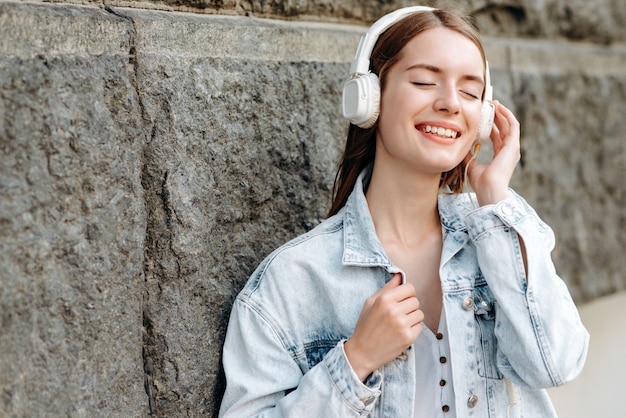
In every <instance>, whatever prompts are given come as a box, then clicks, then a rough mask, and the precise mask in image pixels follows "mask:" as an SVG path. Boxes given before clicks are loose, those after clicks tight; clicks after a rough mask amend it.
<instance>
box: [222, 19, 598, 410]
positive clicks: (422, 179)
mask: <svg viewBox="0 0 626 418" xmlns="http://www.w3.org/2000/svg"><path fill="white" fill-rule="evenodd" d="M402 10H403V11H402V12H400V17H397V16H396V17H394V18H393V19H391V20H392V21H393V23H392V24H391V26H390V27H389V28H388V29H386V30H384V31H383V32H382V34H380V36H379V37H378V36H377V35H375V37H377V40H376V42H375V45H374V46H373V51H372V53H371V58H370V56H369V52H368V53H367V55H368V56H367V58H368V59H369V61H370V62H369V64H368V65H369V68H370V70H371V72H372V73H373V74H375V75H377V76H378V77H377V78H378V79H379V80H380V109H379V116H377V114H378V110H377V109H378V108H377V106H376V98H375V97H374V98H373V101H372V102H368V103H366V104H365V107H369V106H374V108H375V109H374V111H373V113H372V114H371V115H370V114H367V115H366V116H365V121H364V122H363V121H361V122H355V123H358V124H360V125H361V126H365V128H363V127H358V126H356V125H354V124H351V125H350V129H349V133H348V140H347V144H346V150H345V153H344V155H343V159H342V162H341V166H340V169H339V173H338V175H337V181H336V185H335V193H334V200H333V202H332V207H331V211H330V215H331V216H330V217H329V218H328V219H326V220H325V221H324V222H322V223H321V224H320V225H319V226H318V227H316V228H315V229H313V230H312V231H310V232H309V233H307V234H304V235H302V236H300V237H298V238H296V239H295V240H293V241H291V242H289V243H287V244H286V245H284V246H282V247H281V248H279V249H278V250H276V251H275V252H273V253H272V254H271V255H270V256H268V257H267V258H266V260H265V261H263V263H262V264H261V265H260V266H259V267H258V268H257V270H256V271H255V272H254V274H253V275H252V277H251V278H250V280H249V281H248V283H247V284H246V286H245V288H244V289H243V290H242V292H241V293H240V294H239V296H238V297H237V300H236V301H235V303H234V306H233V311H232V314H231V319H230V323H229V328H228V333H227V337H226V342H225V347H224V358H223V362H224V370H225V373H226V380H227V386H226V393H225V395H224V399H223V402H222V409H221V411H220V415H221V416H223V417H251V416H263V417H283V416H285V417H287V416H288V417H361V416H370V417H408V418H411V417H428V418H431V417H440V416H441V417H480V418H485V417H502V416H511V417H542V418H545V417H551V416H556V413H555V411H554V409H553V407H552V406H551V403H550V401H549V399H548V396H547V395H546V392H545V390H544V389H543V388H546V387H552V386H558V385H561V384H564V383H565V382H567V381H569V380H571V379H573V378H574V377H575V376H576V375H577V374H578V373H579V372H580V370H581V368H582V366H583V363H584V359H585V356H586V352H587V345H588V334H587V332H586V330H585V329H584V327H583V325H582V324H581V322H580V319H579V316H578V313H577V311H576V307H575V306H574V304H573V302H572V300H571V297H570V295H569V293H568V291H567V288H566V286H565V284H564V283H563V281H562V280H561V279H560V278H559V277H558V276H557V275H556V273H555V269H554V265H553V263H552V261H551V259H550V252H551V250H552V248H553V245H554V236H553V233H552V231H551V230H550V228H549V227H548V226H547V225H546V224H544V223H543V222H542V221H541V220H540V219H539V217H538V216H537V215H536V213H535V211H534V210H533V209H532V208H531V207H529V206H528V204H527V203H526V202H525V201H524V200H523V199H522V198H521V197H520V196H518V195H517V194H515V193H514V192H513V191H512V190H510V189H509V181H510V179H511V176H512V174H513V170H514V168H515V166H516V164H517V162H518V160H519V123H518V122H517V120H516V119H515V117H514V116H513V114H512V113H511V112H510V110H508V109H507V108H506V107H504V106H503V105H502V104H500V103H497V102H495V101H494V102H493V109H494V110H495V118H494V121H493V129H492V130H488V132H489V131H490V132H491V134H490V139H491V141H492V143H493V149H494V158H493V160H492V161H491V162H489V163H488V164H479V163H478V162H476V161H475V160H474V159H473V158H471V156H472V151H473V150H474V148H475V144H476V140H477V135H478V134H477V133H478V131H479V127H480V126H481V124H482V125H485V118H486V116H485V110H484V108H485V106H484V103H483V98H484V97H485V94H486V90H487V85H488V83H487V82H486V78H487V75H488V72H487V71H486V60H485V54H484V51H483V47H482V45H481V42H480V40H479V38H478V35H477V34H476V33H475V31H474V29H473V28H472V27H471V25H469V24H468V23H467V21H466V20H464V19H463V18H461V17H458V16H457V15H455V14H453V13H451V12H446V11H442V10H430V9H428V10H427V9H426V8H412V9H402ZM375 26H376V24H375ZM379 26H380V25H379ZM385 26H388V25H385ZM362 43H363V42H362ZM365 43H367V42H365ZM361 46H362V45H361ZM359 49H361V47H360V48H359ZM365 49H366V50H367V47H365ZM358 58H359V57H358V54H357V60H355V62H356V61H358ZM358 65H359V64H358V63H357V67H358ZM356 77H359V76H358V75H357V76H356ZM369 82H370V81H366V82H365V83H366V84H367V83H369ZM375 82H376V80H374V83H375ZM358 83H361V81H358ZM346 86H347V89H346V90H345V91H344V94H346V95H347V96H348V98H347V100H350V99H351V97H350V96H355V94H354V92H351V91H350V88H351V87H349V85H348V84H347V85H346ZM376 88H378V87H376V86H375V89H376ZM374 91H375V92H376V91H377V90H374ZM356 96H359V97H360V96H361V95H360V94H356ZM356 96H355V97H356ZM352 98H354V97H352ZM344 99H345V97H344ZM487 104H488V103H487ZM360 106H361V105H360V104H359V105H351V104H349V103H348V104H347V105H346V104H344V111H347V113H360V110H359V109H360V108H361V107H360ZM345 109H347V110H345ZM355 109H356V110H355ZM353 111H354V112H353ZM481 119H482V121H481ZM488 123H489V121H488V122H487V126H489V125H488ZM369 125H371V127H368V126H369ZM466 172H467V176H468V178H469V182H470V184H471V186H472V188H473V190H475V195H474V194H472V195H469V194H467V193H461V192H462V189H463V185H464V182H465V175H466Z"/></svg>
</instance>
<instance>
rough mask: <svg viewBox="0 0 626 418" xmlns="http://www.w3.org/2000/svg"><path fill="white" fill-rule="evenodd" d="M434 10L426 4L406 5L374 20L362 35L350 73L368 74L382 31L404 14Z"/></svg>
mask: <svg viewBox="0 0 626 418" xmlns="http://www.w3.org/2000/svg"><path fill="white" fill-rule="evenodd" d="M432 10H436V9H434V8H432V7H426V6H412V7H405V8H402V9H398V10H396V11H395V12H391V13H389V14H387V15H385V16H383V17H381V18H380V19H378V20H377V21H376V22H374V24H373V25H372V26H371V27H370V28H369V30H368V31H367V32H366V33H365V34H363V36H361V40H360V41H359V46H358V48H357V50H356V55H355V57H354V61H352V65H351V66H350V74H352V75H355V74H367V72H368V71H369V68H370V55H371V54H372V50H373V49H374V44H376V40H377V39H378V37H379V36H380V34H381V33H383V32H384V31H385V30H387V29H388V28H389V27H390V26H392V25H393V24H394V23H396V22H397V21H398V20H400V19H402V18H403V17H404V16H408V15H410V14H412V13H416V12H427V11H432Z"/></svg>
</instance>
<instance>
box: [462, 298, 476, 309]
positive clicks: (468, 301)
mask: <svg viewBox="0 0 626 418" xmlns="http://www.w3.org/2000/svg"><path fill="white" fill-rule="evenodd" d="M463 309H465V310H466V311H471V310H472V309H474V299H473V298H472V297H471V296H468V297H466V298H465V299H463Z"/></svg>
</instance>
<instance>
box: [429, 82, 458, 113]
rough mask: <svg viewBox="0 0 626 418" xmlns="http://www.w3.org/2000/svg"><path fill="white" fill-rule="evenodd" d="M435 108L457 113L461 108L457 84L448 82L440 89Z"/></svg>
mask: <svg viewBox="0 0 626 418" xmlns="http://www.w3.org/2000/svg"><path fill="white" fill-rule="evenodd" d="M434 107H435V110H437V111H441V112H447V113H452V114H456V113H459V111H460V110H461V103H460V102H459V95H458V92H457V88H456V86H452V85H449V84H446V85H445V86H441V88H440V89H439V95H438V97H437V99H436V100H435V102H434Z"/></svg>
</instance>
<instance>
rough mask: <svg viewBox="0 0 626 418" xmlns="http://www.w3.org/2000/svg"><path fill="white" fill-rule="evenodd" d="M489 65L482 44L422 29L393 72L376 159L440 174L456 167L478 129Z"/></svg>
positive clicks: (388, 81)
mask: <svg viewBox="0 0 626 418" xmlns="http://www.w3.org/2000/svg"><path fill="white" fill-rule="evenodd" d="M483 80H484V64H483V59H482V56H481V54H480V51H479V50H478V47H477V46H476V45H475V44H474V43H473V42H472V41H471V40H469V39H468V38H466V37H465V36H463V35H461V34H459V33H457V32H454V31H452V30H450V29H446V28H434V29H429V30H427V31H425V32H422V33H421V34H419V35H418V36H416V37H415V38H413V39H412V40H411V41H409V42H408V43H407V44H406V45H405V46H404V48H403V49H402V51H401V52H400V60H399V61H398V62H397V63H396V64H395V65H394V66H393V67H392V68H391V69H390V70H389V71H388V72H387V74H386V78H385V89H384V91H383V92H382V97H381V111H380V117H379V128H378V133H377V150H376V158H379V157H383V158H386V159H387V160H389V161H390V162H391V163H392V164H393V165H394V167H396V168H403V167H406V168H409V167H410V168H411V169H417V170H420V171H425V172H428V173H430V174H438V173H442V172H445V171H449V170H451V169H453V168H454V167H456V166H457V165H458V164H459V163H460V162H461V161H462V160H463V158H465V156H466V155H467V153H468V151H469V149H470V147H471V145H472V143H473V141H474V139H475V138H476V133H477V131H478V125H479V122H480V112H481V104H482V103H481V95H482V93H483V89H484V82H483Z"/></svg>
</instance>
